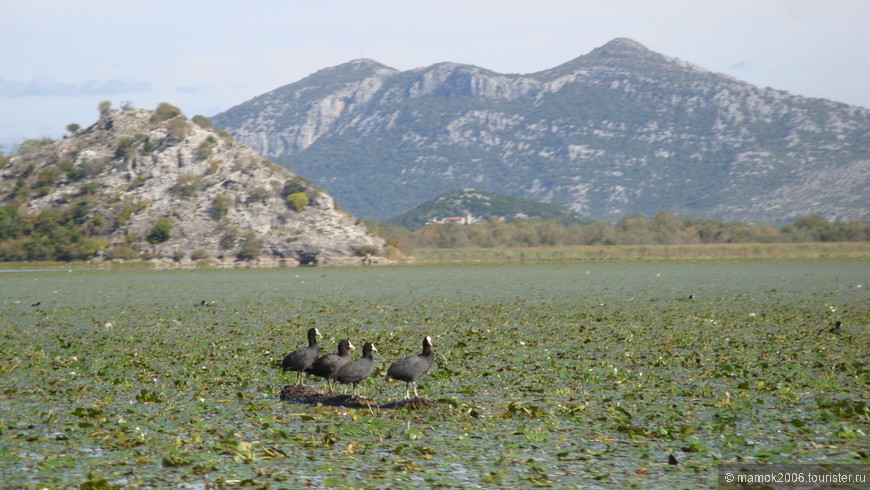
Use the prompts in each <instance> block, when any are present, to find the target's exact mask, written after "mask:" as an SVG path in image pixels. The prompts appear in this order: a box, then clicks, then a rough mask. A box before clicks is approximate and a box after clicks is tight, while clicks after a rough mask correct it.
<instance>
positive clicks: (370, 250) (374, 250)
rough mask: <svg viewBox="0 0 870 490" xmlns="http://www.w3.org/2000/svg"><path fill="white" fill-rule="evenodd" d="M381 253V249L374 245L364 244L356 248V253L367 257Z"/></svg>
mask: <svg viewBox="0 0 870 490" xmlns="http://www.w3.org/2000/svg"><path fill="white" fill-rule="evenodd" d="M378 253H380V249H379V248H378V247H376V246H374V245H363V246H362V247H359V248H358V249H356V254H357V255H358V256H360V257H365V256H367V255H377V254H378Z"/></svg>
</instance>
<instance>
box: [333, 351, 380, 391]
mask: <svg viewBox="0 0 870 490" xmlns="http://www.w3.org/2000/svg"><path fill="white" fill-rule="evenodd" d="M377 351H378V350H377V349H376V348H375V346H374V345H372V343H371V342H366V343H365V345H363V352H362V357H360V358H359V359H355V360H353V361H350V362H348V363H347V364H345V365H344V366H342V367H341V368H340V369H339V370H338V372H337V373H335V380H336V381H338V382H339V383H341V384H345V385H346V384H352V385H353V394H354V395H358V394H359V383H360V381H363V380H364V379H366V378H368V377H369V376H371V374H372V371H374V369H375V360H374V358H373V357H372V352H377Z"/></svg>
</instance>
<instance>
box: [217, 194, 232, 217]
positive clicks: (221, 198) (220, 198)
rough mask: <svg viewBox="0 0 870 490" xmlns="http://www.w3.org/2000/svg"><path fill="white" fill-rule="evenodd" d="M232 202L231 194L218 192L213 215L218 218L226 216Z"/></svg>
mask: <svg viewBox="0 0 870 490" xmlns="http://www.w3.org/2000/svg"><path fill="white" fill-rule="evenodd" d="M230 204H232V199H230V196H227V195H226V194H218V195H217V196H215V197H214V202H212V210H213V215H214V217H215V218H216V219H221V218H224V217H226V215H227V213H228V212H229V210H230Z"/></svg>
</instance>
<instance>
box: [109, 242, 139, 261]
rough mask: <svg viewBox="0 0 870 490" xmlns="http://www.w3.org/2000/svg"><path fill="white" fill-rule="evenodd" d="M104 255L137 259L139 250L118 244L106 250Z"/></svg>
mask: <svg viewBox="0 0 870 490" xmlns="http://www.w3.org/2000/svg"><path fill="white" fill-rule="evenodd" d="M106 257H108V258H110V259H128V260H132V259H138V258H139V252H137V251H136V249H134V248H133V247H131V246H130V245H126V244H124V245H118V246H117V247H112V248H111V249H109V250H108V251H107V252H106Z"/></svg>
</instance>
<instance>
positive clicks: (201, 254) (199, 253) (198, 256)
mask: <svg viewBox="0 0 870 490" xmlns="http://www.w3.org/2000/svg"><path fill="white" fill-rule="evenodd" d="M207 258H208V253H206V251H205V250H202V249H198V250H194V251H193V252H190V260H194V261H196V260H205V259H207Z"/></svg>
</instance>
